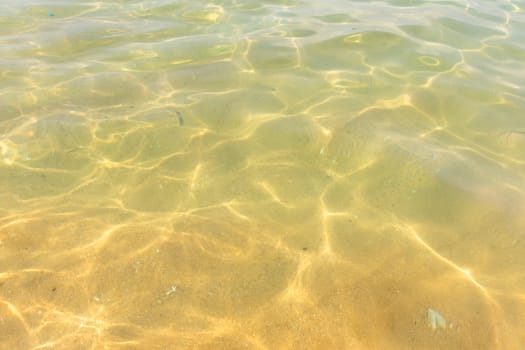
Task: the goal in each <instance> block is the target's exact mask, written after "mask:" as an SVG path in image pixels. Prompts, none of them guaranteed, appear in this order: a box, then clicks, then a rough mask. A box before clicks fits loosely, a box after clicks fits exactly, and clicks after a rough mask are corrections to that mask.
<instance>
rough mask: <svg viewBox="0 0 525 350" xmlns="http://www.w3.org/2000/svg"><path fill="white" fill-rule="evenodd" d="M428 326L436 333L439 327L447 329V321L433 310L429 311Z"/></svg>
mask: <svg viewBox="0 0 525 350" xmlns="http://www.w3.org/2000/svg"><path fill="white" fill-rule="evenodd" d="M427 321H428V326H429V327H430V328H431V329H432V330H433V331H435V330H436V329H437V328H438V327H439V328H442V329H445V328H447V320H446V319H445V317H443V316H442V315H441V314H440V313H439V312H437V311H436V310H433V309H430V308H429V309H428V312H427Z"/></svg>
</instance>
